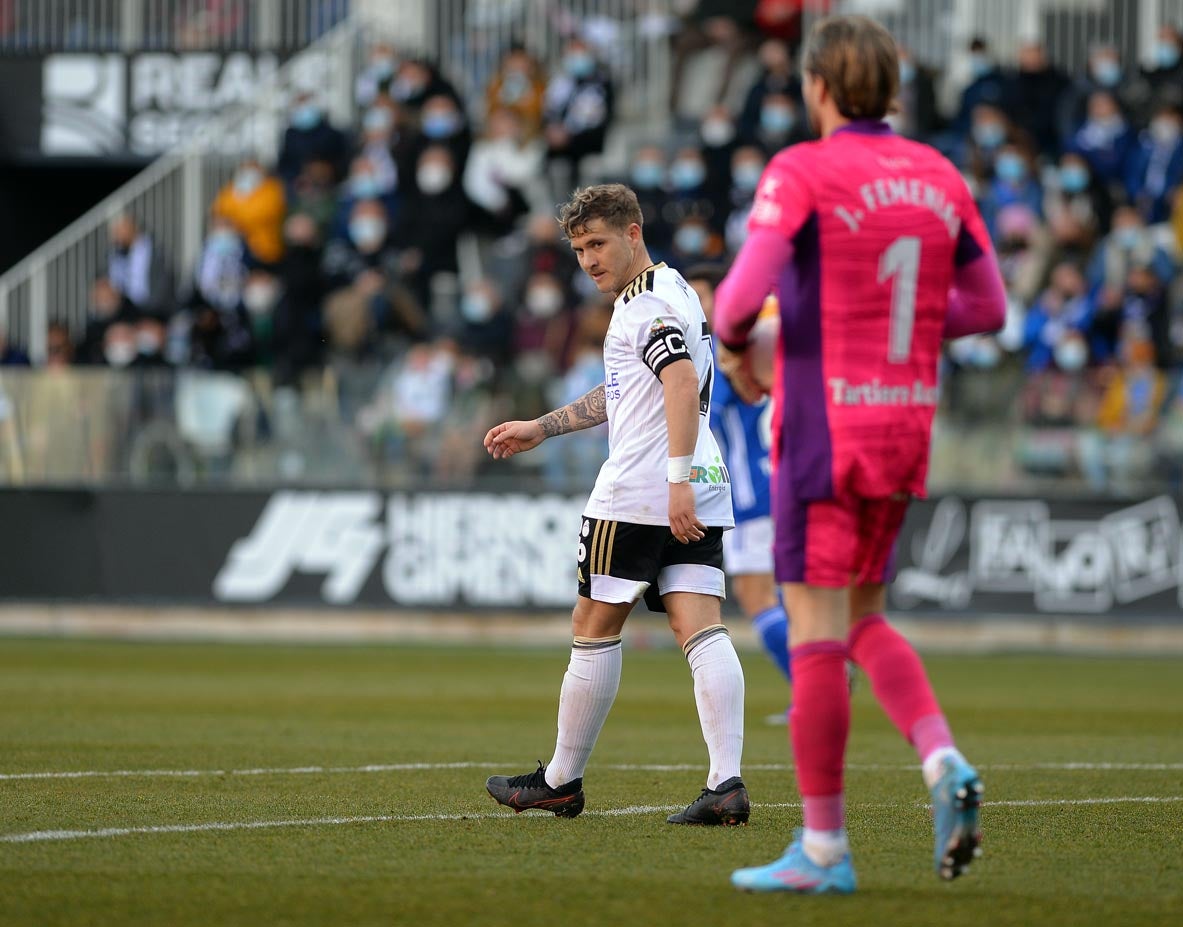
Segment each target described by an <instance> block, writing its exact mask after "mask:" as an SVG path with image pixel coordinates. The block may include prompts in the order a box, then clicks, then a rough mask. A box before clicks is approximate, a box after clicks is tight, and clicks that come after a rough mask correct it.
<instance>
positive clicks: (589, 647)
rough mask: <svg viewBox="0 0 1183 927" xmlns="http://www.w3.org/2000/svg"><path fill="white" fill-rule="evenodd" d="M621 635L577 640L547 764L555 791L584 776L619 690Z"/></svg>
mask: <svg viewBox="0 0 1183 927" xmlns="http://www.w3.org/2000/svg"><path fill="white" fill-rule="evenodd" d="M620 666H621V649H620V635H617V636H615V637H603V638H587V637H577V638H575V643H574V645H572V647H571V662H570V663H569V664H567V672H566V674H565V675H564V676H563V688H562V691H561V692H560V693H559V736H558V740H557V742H556V743H555V754H554V756H553V757H551V761H550V762H549V763H547V764H546V784H547V785H549V786H550V787H551V788H552V789H555V788H558V787H559V786H560V785H565V784H566V783H568V782H570V781H571V780H572V779H580V778H582V777H583V771H584V770H585V769H586V768H587V761H588V759H589V758H590V757H591V752H592V748H593V747H595V745H596V738H598V737H599V736H600V729H601V728H603V726H604V722H605V721H606V720H607V719H608V712H609V711H611V709H612V703H613V702H614V701H615V700H616V690H617V689H619V688H620Z"/></svg>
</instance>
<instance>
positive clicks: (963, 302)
mask: <svg viewBox="0 0 1183 927" xmlns="http://www.w3.org/2000/svg"><path fill="white" fill-rule="evenodd" d="M1005 321H1006V288H1005V287H1004V286H1003V284H1002V275H1001V274H999V272H998V264H997V262H996V261H995V260H994V255H992V254H983V255H982V256H981V257H978V258H977V259H975V260H973V261H970V262H969V263H968V264H963V265H962V266H961V267H958V268H957V270H956V271H955V272H954V274H953V285H952V286H951V287H950V288H949V312H948V314H947V315H946V316H945V330H944V336H945V337H946V338H963V337H964V336H966V335H981V334H984V333H986V332H996V331H998V330H999V329H1000V328H1002V325H1003V323H1004V322H1005Z"/></svg>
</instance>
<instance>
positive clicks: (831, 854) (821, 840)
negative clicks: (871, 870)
mask: <svg viewBox="0 0 1183 927" xmlns="http://www.w3.org/2000/svg"><path fill="white" fill-rule="evenodd" d="M801 846H802V848H803V849H804V850H805V855H806V856H808V857H809V858H810V859H811V860H812V861H813V862H814V863H816V864H817V865H818V866H834V865H837V864H838V863H840V862H842V857H843V856H845V855H846V854H847V853H849V852H850V841H849V840H848V839H847V837H846V828H842V829H840V830H811V829H810V828H808V827H806V828H805V829H804V830H803V831H802V832H801Z"/></svg>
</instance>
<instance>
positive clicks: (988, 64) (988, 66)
mask: <svg viewBox="0 0 1183 927" xmlns="http://www.w3.org/2000/svg"><path fill="white" fill-rule="evenodd" d="M993 70H994V62H993V61H991V60H990V58H989V57H988V56H986V55H983V54H981V53H980V52H974V53H973V54H971V55H970V56H969V73H970V74H972V75H973V76H974V77H975V78H977V77H985V76H986V75H987V74H989V73H990V72H991V71H993Z"/></svg>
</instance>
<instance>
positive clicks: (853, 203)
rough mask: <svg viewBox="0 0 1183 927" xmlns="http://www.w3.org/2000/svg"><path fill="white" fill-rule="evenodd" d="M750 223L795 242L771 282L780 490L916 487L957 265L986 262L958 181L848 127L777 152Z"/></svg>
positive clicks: (898, 145) (973, 212) (875, 127)
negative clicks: (776, 335) (776, 333)
mask: <svg viewBox="0 0 1183 927" xmlns="http://www.w3.org/2000/svg"><path fill="white" fill-rule="evenodd" d="M749 228H750V229H751V231H752V233H753V234H755V233H757V232H759V231H761V230H770V231H775V232H777V233H779V234H780V235H783V236H785V237H786V238H787V239H788V240H789V241H790V242H791V243H792V257H791V259H790V260H789V262H788V263H787V265H784V268H783V271H782V272H781V273H780V275H779V279H778V280H777V281H776V285H775V286H776V292H777V295H778V296H779V298H780V312H781V340H780V350H779V352H778V357H777V372H776V380H775V383H774V388H773V398H774V401H775V403H776V409H777V412H778V414H777V415H776V420H775V428H776V434H775V438H774V453H776V454H777V477H776V481H775V483H776V489H775V492H777V493H778V494H779V493H786V492H787V493H789V494H791V495H792V496H793V497H794V498H797V499H804V500H809V499H828V498H833V497H836V496H843V495H853V496H857V497H862V498H869V499H875V498H885V497H888V496H892V495H896V494H900V493H907V494H911V495H917V496H922V495H923V494H924V486H925V477H926V474H927V470H928V453H929V444H930V440H931V431H932V420H933V414H934V412H935V410H936V405H937V366H938V363H939V360H940V354H941V342H942V336H943V332H944V327H945V322H946V313H947V312H948V308H949V298H950V284H951V282H952V280H953V275H954V270H955V268H957V267H960V266H962V265H965V264H968V263H970V262H972V261H975V260H976V259H977V258H980V257H982V256H984V255H986V256H990V257H991V264H992V263H993V262H992V249H991V246H990V239H989V236H988V234H987V232H986V229H985V226H984V225H983V223H982V220H981V217H980V215H979V214H978V210H977V207H976V206H975V204H974V202H973V198H972V196H971V194H970V192H969V189H968V188H967V187H966V185H965V181H964V180H963V179H962V177H961V175H960V174H959V173H958V172H957V170H956V169H955V168H954V167H953V165H952V164H950V163H949V161H947V160H946V159H945V158H943V157H942V156H941V155H939V154H938V153H937V152H936V151H934V150H933V149H931V148H929V147H928V146H926V145H922V144H919V143H917V142H912V141H909V140H907V139H904V138H901V137H899V136H897V135H896V134H894V133H893V132H892V131H891V129H890V128H888V127H887V125H886V124H884V123H877V122H862V123H854V124H851V125H849V126H846V127H844V128H843V129H840V130H838V131H837V132H835V133H834V134H833V135H831V136H830V137H829V138H827V139H825V140H823V141H818V142H808V143H802V144H798V145H794V146H793V147H791V148H788V149H786V150H784V151H782V152H780V153H779V154H777V155H776V157H774V158H773V159H772V161H771V162H770V163H769V165H768V168H767V169H766V170H765V172H764V176H763V178H762V179H761V181H760V186H759V188H758V191H757V195H756V202H755V206H754V207H753V209H752V213H751V218H750V220H749ZM725 324H726V320H725ZM740 328H744V326H743V325H742V324H741V325H740ZM732 330H733V331H734V329H732ZM720 337H721V338H722V340H723V341H724V342H727V341H728V338H727V336H726V329H725V328H721V330H720Z"/></svg>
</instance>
